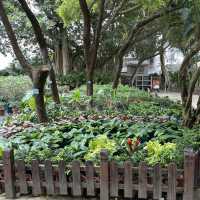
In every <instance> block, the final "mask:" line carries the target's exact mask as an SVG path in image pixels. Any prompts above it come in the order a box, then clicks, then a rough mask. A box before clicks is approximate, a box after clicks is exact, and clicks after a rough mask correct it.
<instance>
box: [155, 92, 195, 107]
mask: <svg viewBox="0 0 200 200" xmlns="http://www.w3.org/2000/svg"><path fill="white" fill-rule="evenodd" d="M158 95H159V96H160V97H169V99H171V100H172V101H181V94H180V93H177V92H160V93H159V94H158ZM197 101H198V95H193V102H192V105H193V107H194V108H196V107H197Z"/></svg>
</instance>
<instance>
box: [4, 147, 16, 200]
mask: <svg viewBox="0 0 200 200" xmlns="http://www.w3.org/2000/svg"><path fill="white" fill-rule="evenodd" d="M3 163H4V179H5V193H6V197H7V198H15V197H16V190H15V169H14V152H13V150H5V151H4V154H3Z"/></svg>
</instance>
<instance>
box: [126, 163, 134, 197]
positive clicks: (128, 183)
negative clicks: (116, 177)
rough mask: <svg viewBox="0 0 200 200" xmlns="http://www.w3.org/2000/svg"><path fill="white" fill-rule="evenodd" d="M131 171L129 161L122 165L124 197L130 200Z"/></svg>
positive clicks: (131, 191) (131, 190)
mask: <svg viewBox="0 0 200 200" xmlns="http://www.w3.org/2000/svg"><path fill="white" fill-rule="evenodd" d="M132 184H133V171H132V164H131V162H130V161H126V162H125V163H124V197H125V198H132V197H133V188H132Z"/></svg>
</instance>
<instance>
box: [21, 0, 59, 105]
mask: <svg viewBox="0 0 200 200" xmlns="http://www.w3.org/2000/svg"><path fill="white" fill-rule="evenodd" d="M18 1H19V3H20V4H21V6H22V9H23V10H24V12H25V13H26V15H27V17H28V18H29V20H30V22H31V24H32V27H33V30H34V33H35V36H36V39H37V42H38V44H39V47H40V51H41V55H42V57H43V64H44V65H47V66H48V67H49V77H50V81H51V91H52V95H53V99H54V101H55V102H56V103H60V99H59V94H58V88H57V83H56V77H55V72H54V69H53V66H52V64H51V61H50V59H49V53H48V48H47V43H46V40H45V37H44V34H43V31H42V29H41V27H40V24H39V22H38V20H37V18H36V17H35V15H34V14H33V12H32V11H31V10H30V8H29V7H28V5H27V3H26V1H25V0H18Z"/></svg>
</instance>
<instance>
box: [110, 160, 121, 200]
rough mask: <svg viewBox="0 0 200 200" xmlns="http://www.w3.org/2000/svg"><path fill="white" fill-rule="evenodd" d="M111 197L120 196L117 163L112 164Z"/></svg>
mask: <svg viewBox="0 0 200 200" xmlns="http://www.w3.org/2000/svg"><path fill="white" fill-rule="evenodd" d="M110 196H111V197H118V196H119V178H118V166H117V163H116V162H115V161H112V162H111V163H110Z"/></svg>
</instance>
